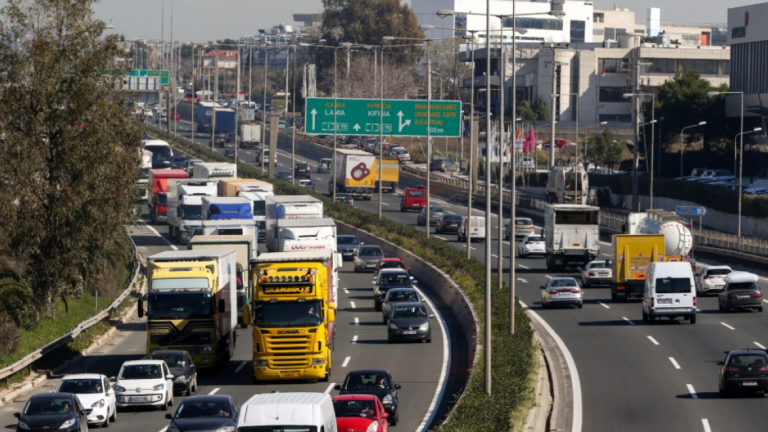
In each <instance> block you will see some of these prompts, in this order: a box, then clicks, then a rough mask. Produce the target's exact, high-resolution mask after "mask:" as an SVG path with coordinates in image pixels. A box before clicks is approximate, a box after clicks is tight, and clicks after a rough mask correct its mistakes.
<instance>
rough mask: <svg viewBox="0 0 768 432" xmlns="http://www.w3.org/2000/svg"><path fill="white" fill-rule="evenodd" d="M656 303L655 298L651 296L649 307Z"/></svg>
mask: <svg viewBox="0 0 768 432" xmlns="http://www.w3.org/2000/svg"><path fill="white" fill-rule="evenodd" d="M655 304H656V299H655V298H653V297H651V309H653V306H654V305H655Z"/></svg>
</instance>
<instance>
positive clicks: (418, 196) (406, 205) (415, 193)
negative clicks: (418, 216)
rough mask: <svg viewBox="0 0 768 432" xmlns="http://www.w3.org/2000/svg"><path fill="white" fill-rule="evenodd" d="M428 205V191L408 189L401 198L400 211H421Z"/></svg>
mask: <svg viewBox="0 0 768 432" xmlns="http://www.w3.org/2000/svg"><path fill="white" fill-rule="evenodd" d="M426 205H427V191H426V189H418V188H408V189H406V190H404V191H403V195H402V196H401V197H400V211H401V212H404V211H408V210H421V209H422V208H423V207H425V206H426Z"/></svg>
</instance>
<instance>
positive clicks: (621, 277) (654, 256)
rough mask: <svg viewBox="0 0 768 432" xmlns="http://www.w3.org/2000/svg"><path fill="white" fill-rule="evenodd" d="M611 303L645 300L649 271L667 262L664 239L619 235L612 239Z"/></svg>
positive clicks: (657, 236) (658, 236) (639, 235)
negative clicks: (652, 267)
mask: <svg viewBox="0 0 768 432" xmlns="http://www.w3.org/2000/svg"><path fill="white" fill-rule="evenodd" d="M611 246H612V247H611V269H612V270H613V282H612V283H611V299H612V300H614V301H626V300H628V299H642V298H643V287H644V286H645V279H646V277H647V275H648V267H649V266H650V264H651V263H652V262H664V260H665V259H664V253H665V250H664V236H663V235H659V234H616V235H614V236H613V237H612V239H611Z"/></svg>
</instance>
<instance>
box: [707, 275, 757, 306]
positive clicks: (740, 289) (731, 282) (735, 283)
mask: <svg viewBox="0 0 768 432" xmlns="http://www.w3.org/2000/svg"><path fill="white" fill-rule="evenodd" d="M717 303H718V308H719V309H720V312H728V311H730V310H731V309H754V310H756V311H758V312H762V311H763V293H762V291H761V290H760V287H759V286H758V285H757V275H755V274H753V273H748V272H744V271H735V272H731V273H728V275H727V276H725V287H724V288H723V290H722V291H720V293H719V294H718V296H717Z"/></svg>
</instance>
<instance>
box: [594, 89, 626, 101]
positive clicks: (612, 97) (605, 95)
mask: <svg viewBox="0 0 768 432" xmlns="http://www.w3.org/2000/svg"><path fill="white" fill-rule="evenodd" d="M626 92H627V89H626V88H624V87H600V102H626V101H627V100H626V99H624V93H626Z"/></svg>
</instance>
